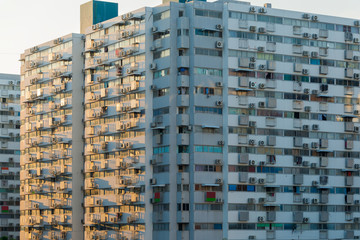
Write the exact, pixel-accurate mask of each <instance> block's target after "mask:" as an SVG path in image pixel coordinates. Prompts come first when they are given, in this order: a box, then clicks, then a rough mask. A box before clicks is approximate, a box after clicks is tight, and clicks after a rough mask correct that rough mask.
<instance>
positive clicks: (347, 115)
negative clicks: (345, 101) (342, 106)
mask: <svg viewBox="0 0 360 240" xmlns="http://www.w3.org/2000/svg"><path fill="white" fill-rule="evenodd" d="M341 117H343V118H357V117H359V116H356V115H353V114H344V115H342V116H341Z"/></svg>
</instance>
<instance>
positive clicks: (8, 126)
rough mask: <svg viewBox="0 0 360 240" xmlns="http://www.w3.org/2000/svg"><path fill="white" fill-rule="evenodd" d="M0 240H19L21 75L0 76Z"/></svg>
mask: <svg viewBox="0 0 360 240" xmlns="http://www.w3.org/2000/svg"><path fill="white" fill-rule="evenodd" d="M0 89H1V108H0V112H1V119H0V121H1V122H0V124H1V136H0V138H1V149H0V152H1V157H0V165H1V166H0V167H1V172H0V182H1V185H0V206H1V212H0V218H1V219H0V238H6V239H19V230H20V222H19V216H20V208H19V205H20V195H19V187H20V76H19V75H15V74H3V73H0Z"/></svg>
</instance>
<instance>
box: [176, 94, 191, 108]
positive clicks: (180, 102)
mask: <svg viewBox="0 0 360 240" xmlns="http://www.w3.org/2000/svg"><path fill="white" fill-rule="evenodd" d="M176 100H177V106H178V107H188V106H189V104H190V99H189V95H178V96H177V99H176Z"/></svg>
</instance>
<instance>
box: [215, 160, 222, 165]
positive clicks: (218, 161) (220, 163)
mask: <svg viewBox="0 0 360 240" xmlns="http://www.w3.org/2000/svg"><path fill="white" fill-rule="evenodd" d="M215 164H216V165H222V164H223V161H222V160H221V159H216V160H215Z"/></svg>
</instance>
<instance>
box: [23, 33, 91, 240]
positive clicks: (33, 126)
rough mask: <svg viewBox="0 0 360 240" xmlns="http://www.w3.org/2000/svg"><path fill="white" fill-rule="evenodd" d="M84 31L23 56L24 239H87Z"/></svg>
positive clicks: (54, 41) (43, 45) (26, 52)
mask: <svg viewBox="0 0 360 240" xmlns="http://www.w3.org/2000/svg"><path fill="white" fill-rule="evenodd" d="M83 49H84V41H83V39H82V35H80V34H69V35H66V36H63V37H61V38H58V39H55V40H53V41H49V42H46V43H43V44H41V45H39V46H36V47H33V48H31V49H28V50H26V51H25V53H24V54H22V55H21V61H22V65H21V94H22V95H21V104H22V105H21V106H22V109H21V121H22V124H21V129H20V132H21V136H22V140H21V143H20V147H21V172H20V180H21V188H20V198H21V201H20V209H21V216H20V224H21V239H83V231H82V230H83V226H82V223H81V220H82V215H83V208H82V202H83V191H82V186H83V184H82V182H83V174H82V169H83V155H82V148H83V138H82V134H83V121H82V119H83V111H82V109H83V105H82V101H83V95H84V94H83V90H82V89H83V72H82V70H83V58H82V55H81V53H82V51H83Z"/></svg>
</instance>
